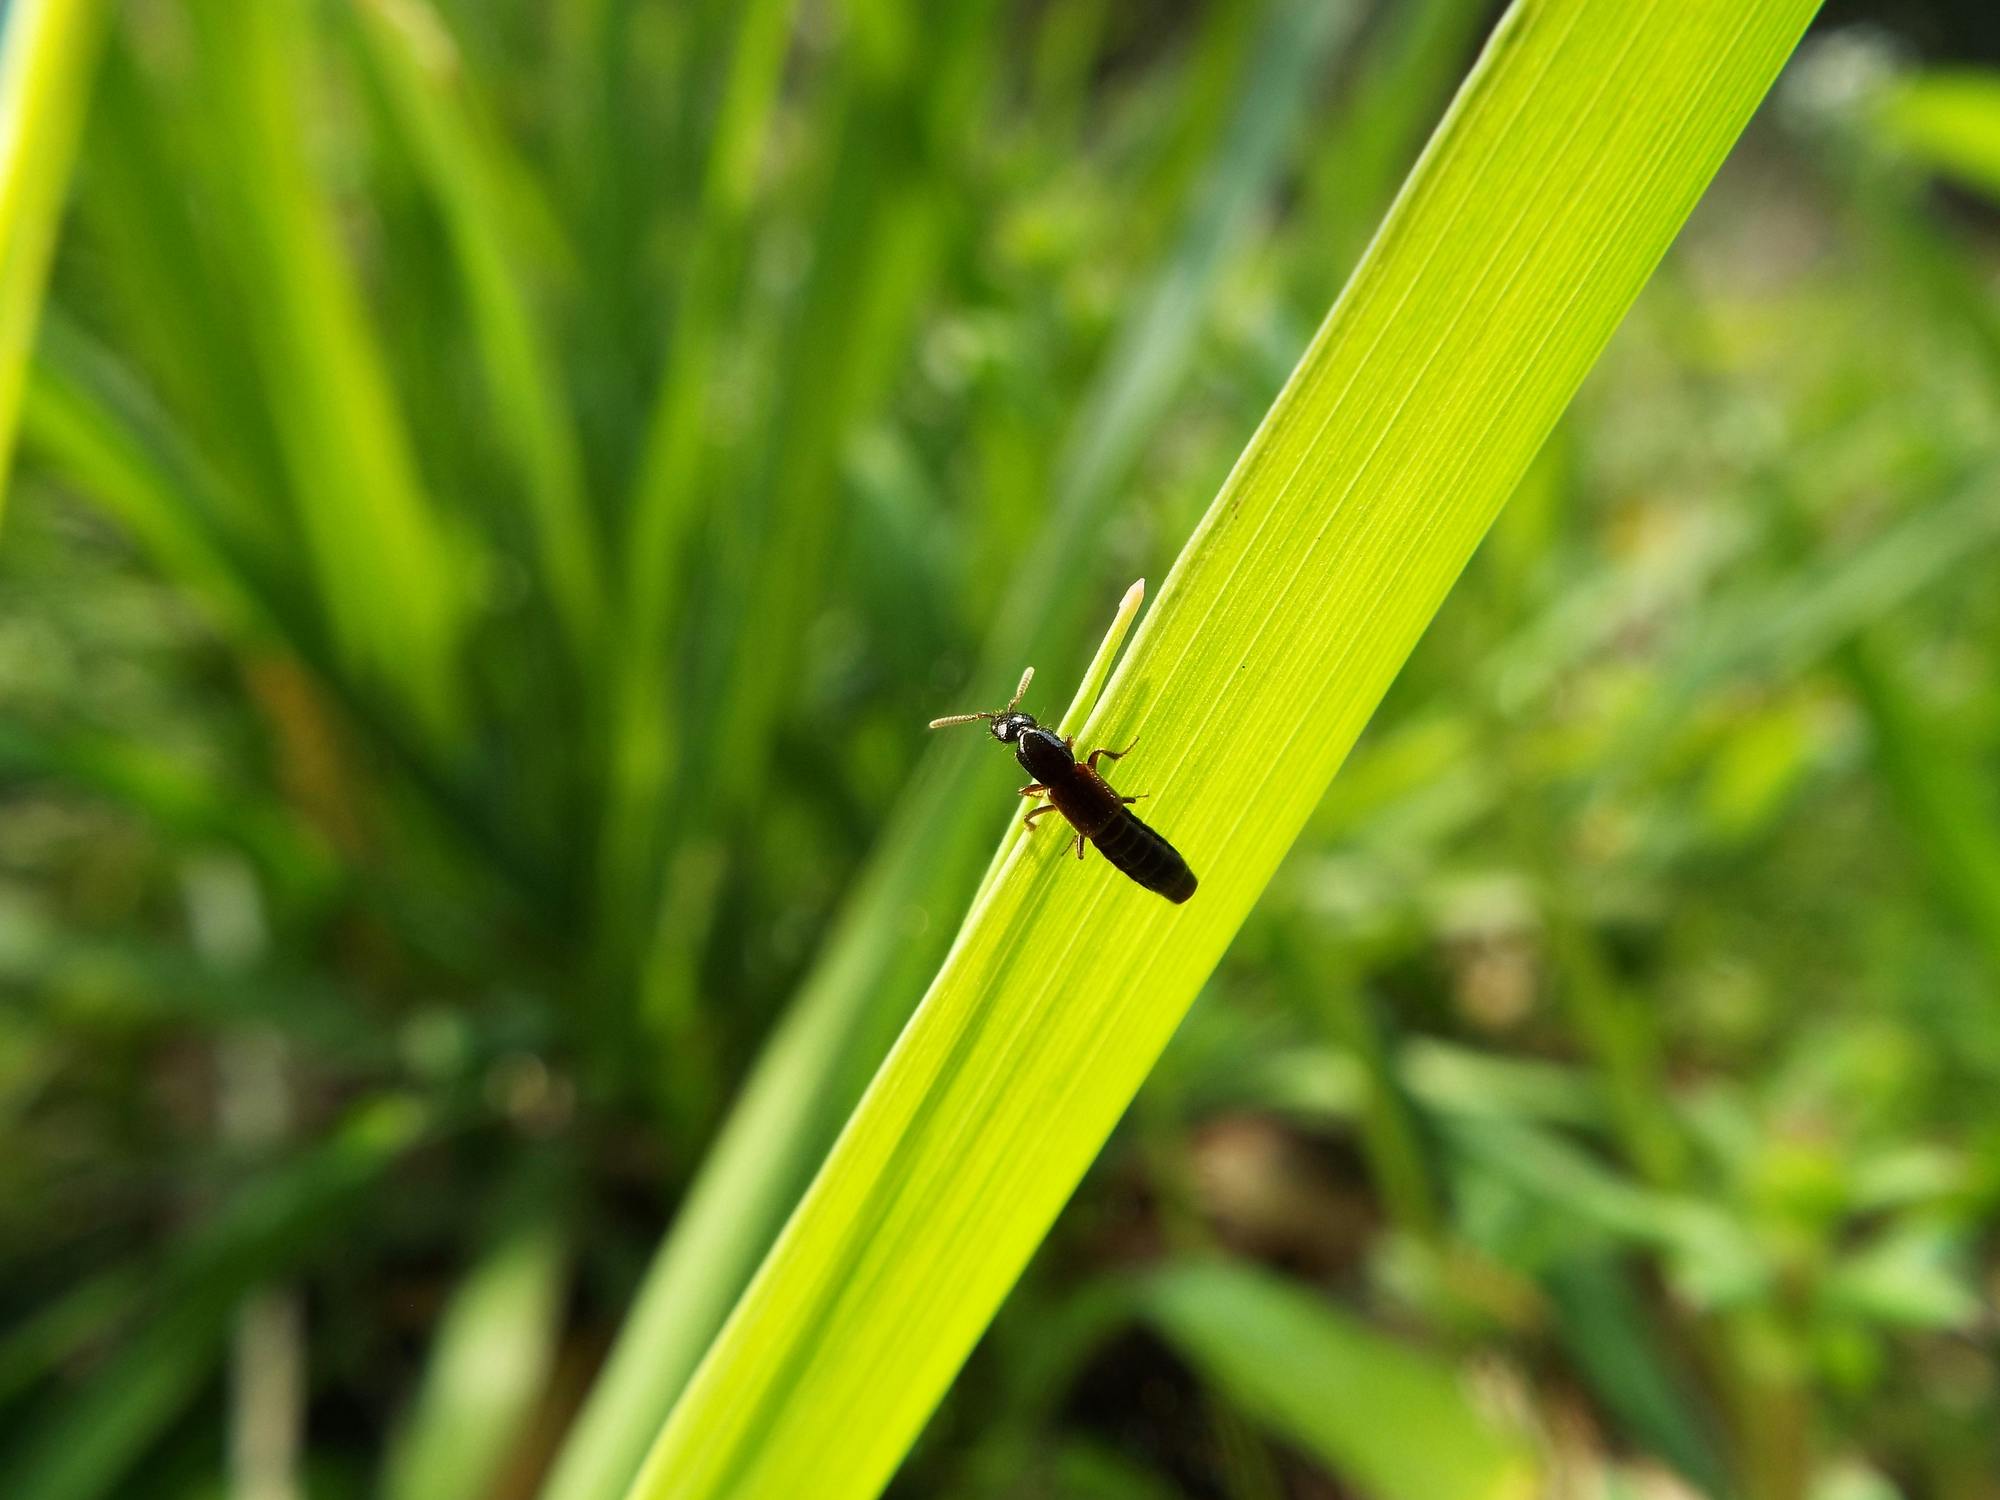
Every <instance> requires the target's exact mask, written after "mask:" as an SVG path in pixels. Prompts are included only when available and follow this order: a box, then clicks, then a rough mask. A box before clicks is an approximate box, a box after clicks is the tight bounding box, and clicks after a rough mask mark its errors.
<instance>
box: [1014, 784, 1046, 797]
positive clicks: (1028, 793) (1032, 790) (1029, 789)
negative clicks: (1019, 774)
mask: <svg viewBox="0 0 2000 1500" xmlns="http://www.w3.org/2000/svg"><path fill="white" fill-rule="evenodd" d="M1048 794H1049V789H1048V788H1047V787H1045V786H1043V785H1042V784H1041V783H1040V782H1039V781H1031V782H1029V783H1028V784H1027V785H1026V786H1024V787H1022V788H1021V790H1020V791H1019V792H1017V793H1016V794H1015V795H1017V796H1021V797H1046V796H1048Z"/></svg>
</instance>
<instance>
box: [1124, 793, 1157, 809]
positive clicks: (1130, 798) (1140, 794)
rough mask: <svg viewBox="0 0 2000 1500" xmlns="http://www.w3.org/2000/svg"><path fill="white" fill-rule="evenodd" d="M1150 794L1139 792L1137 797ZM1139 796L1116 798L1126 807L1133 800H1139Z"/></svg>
mask: <svg viewBox="0 0 2000 1500" xmlns="http://www.w3.org/2000/svg"><path fill="white" fill-rule="evenodd" d="M1151 795H1152V793H1150V792H1141V793H1139V797H1149V796H1151ZM1139 797H1120V798H1119V799H1118V800H1119V801H1120V802H1123V803H1124V804H1125V805H1126V806H1127V807H1130V806H1131V805H1132V804H1133V803H1134V802H1137V801H1138V800H1139Z"/></svg>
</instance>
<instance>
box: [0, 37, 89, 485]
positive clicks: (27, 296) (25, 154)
mask: <svg viewBox="0 0 2000 1500" xmlns="http://www.w3.org/2000/svg"><path fill="white" fill-rule="evenodd" d="M105 16H106V6H105V5H104V3H103V0H15V3H14V4H12V5H10V6H6V7H4V8H0V516H4V515H5V514H6V509H5V506H6V499H7V474H8V470H9V468H10V467H11V461H12V459H13V455H14V434H15V428H16V424H17V423H18V421H19V418H20V411H21V392H22V389H23V387H24V386H25V384H26V382H27V376H28V355H29V353H30V351H32V349H33V348H34V343H35V325H36V323H37V322H38V321H39V319H40V316H41V310H42V292H43V289H44V286H45V284H46V282H47V280H48V272H49V259H50V257H51V255H52V254H53V253H54V251H55V243H56V226H57V224H58V223H59V222H60V221H61V218H62V208H63V202H64V200H65V198H66V197H67V196H68V192H69V175H70V166H71V163H72V162H73V161H74V159H75V156H76V143H77V137H78V136H79V135H80V134H81V133H82V130H83V118H84V112H85V109H86V107H87V105H88V102H89V98H90V78H91V72H92V69H93V67H94V65H95V63H96V60H97V53H98V48H99V45H100V43H101V41H102V39H103V35H104V26H105Z"/></svg>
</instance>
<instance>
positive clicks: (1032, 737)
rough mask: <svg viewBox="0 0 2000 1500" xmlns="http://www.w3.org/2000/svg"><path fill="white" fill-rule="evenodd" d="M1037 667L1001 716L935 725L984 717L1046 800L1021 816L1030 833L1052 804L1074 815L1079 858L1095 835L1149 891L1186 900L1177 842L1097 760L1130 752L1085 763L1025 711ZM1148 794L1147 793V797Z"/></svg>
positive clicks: (1188, 883) (1031, 788) (1190, 890)
mask: <svg viewBox="0 0 2000 1500" xmlns="http://www.w3.org/2000/svg"><path fill="white" fill-rule="evenodd" d="M1034 675H1035V669H1034V668H1033V667H1030V668H1028V670H1027V671H1025V672H1023V673H1022V674H1021V685H1020V686H1019V687H1017V688H1015V689H1014V696H1013V698H1012V699H1011V700H1010V701H1009V702H1008V704H1007V706H1006V707H1005V708H1003V709H999V710H997V711H996V712H993V713H977V714H950V715H947V716H946V717H945V718H942V719H932V720H931V728H933V729H942V728H944V727H945V726H946V725H948V724H971V723H975V722H978V721H982V720H983V721H984V722H985V724H986V726H987V730H988V732H989V733H990V734H991V735H992V736H993V738H994V739H996V740H998V741H999V742H1000V743H1001V744H1003V745H1012V746H1013V747H1014V759H1016V760H1017V761H1019V762H1020V763H1021V769H1022V770H1024V771H1026V772H1027V773H1028V774H1029V775H1030V776H1031V777H1033V778H1034V780H1033V781H1031V782H1030V783H1029V784H1028V785H1027V786H1024V787H1022V788H1021V795H1022V796H1023V797H1046V798H1047V799H1048V800H1047V801H1046V802H1044V803H1043V804H1042V805H1041V806H1040V807H1035V808H1030V809H1029V810H1028V812H1027V814H1026V815H1025V816H1024V817H1023V818H1022V819H1021V821H1022V822H1023V823H1025V824H1026V825H1027V826H1028V829H1029V831H1030V832H1032V831H1033V830H1034V827H1035V819H1037V818H1039V817H1041V816H1042V815H1043V814H1044V813H1047V812H1048V811H1050V810H1051V809H1054V810H1055V811H1056V812H1059V813H1061V814H1062V815H1063V816H1064V817H1065V818H1067V819H1068V820H1069V825H1070V827H1072V828H1074V829H1075V830H1076V857H1077V858H1078V859H1082V858H1083V842H1084V840H1085V839H1088V840H1090V842H1092V843H1093V844H1095V845H1097V848H1098V851H1099V852H1100V853H1102V854H1103V856H1104V857H1105V858H1106V859H1108V860H1110V861H1111V863H1112V864H1113V865H1115V866H1116V867H1117V868H1118V869H1120V870H1122V871H1124V873H1125V874H1127V875H1129V876H1131V877H1132V879H1134V880H1136V881H1138V882H1139V884H1140V885H1143V886H1144V887H1145V888H1146V889H1147V890H1149V891H1157V892H1159V894H1161V895H1162V896H1165V897H1166V898H1167V899H1168V900H1169V901H1174V902H1180V901H1185V900H1187V898H1188V897H1190V896H1192V895H1193V894H1194V889H1195V878H1194V872H1193V871H1192V870H1190V869H1189V868H1188V867H1187V861H1186V860H1184V859H1182V858H1181V857H1180V854H1179V853H1178V852H1177V851H1176V850H1175V848H1174V846H1173V845H1172V844H1169V843H1168V842H1167V841H1166V840H1165V839H1163V838H1161V837H1160V836H1159V835H1158V834H1157V833H1155V832H1153V830H1152V829H1151V828H1148V827H1147V826H1146V824H1145V823H1144V822H1143V821H1142V820H1141V819H1140V817H1139V815H1138V814H1137V813H1135V812H1133V811H1132V808H1131V804H1132V803H1134V802H1137V801H1138V800H1139V798H1138V797H1121V796H1119V795H1118V793H1117V792H1116V791H1114V790H1113V789H1112V788H1111V785H1110V783H1108V782H1107V781H1105V779H1104V778H1103V777H1102V776H1100V775H1098V774H1097V759H1098V757H1099V756H1104V757H1106V758H1108V759H1110V760H1117V759H1119V758H1120V757H1121V756H1123V755H1125V754H1127V753H1128V752H1129V751H1130V750H1131V748H1132V745H1136V744H1138V743H1139V742H1138V741H1137V740H1136V739H1135V740H1134V741H1133V742H1132V745H1127V746H1126V747H1125V749H1123V750H1093V751H1091V752H1090V754H1089V755H1088V756H1087V757H1085V758H1084V759H1083V760H1078V759H1077V758H1076V742H1075V741H1074V740H1070V739H1065V738H1063V737H1062V736H1060V735H1058V734H1057V733H1056V732H1055V731H1054V730H1053V729H1045V728H1043V727H1042V725H1040V724H1038V723H1036V722H1035V717H1034V715H1033V714H1025V713H1019V712H1016V710H1015V705H1016V704H1018V703H1019V702H1020V701H1021V697H1022V695H1023V694H1024V693H1026V692H1027V691H1028V683H1029V682H1030V681H1031V680H1033V678H1034ZM1141 795H1143V793H1142V794H1141Z"/></svg>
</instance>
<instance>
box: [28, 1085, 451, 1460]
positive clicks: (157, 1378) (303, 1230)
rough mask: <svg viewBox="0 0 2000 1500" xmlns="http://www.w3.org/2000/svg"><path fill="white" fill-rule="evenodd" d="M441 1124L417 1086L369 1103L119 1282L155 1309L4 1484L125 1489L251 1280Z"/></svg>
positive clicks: (51, 1410) (49, 1419) (319, 1243)
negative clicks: (157, 1262) (145, 1271)
mask: <svg viewBox="0 0 2000 1500" xmlns="http://www.w3.org/2000/svg"><path fill="white" fill-rule="evenodd" d="M431 1123H432V1122H430V1121H428V1120H427V1119H426V1118H425V1117H424V1115H423V1112H422V1111H421V1109H419V1108H418V1107H417V1106H416V1105H414V1104H413V1103H412V1101H410V1100H409V1099H407V1098H402V1097H398V1096H388V1097H380V1098H375V1099H371V1100H366V1101H364V1102H362V1103H360V1104H358V1105H357V1106H355V1107H354V1108H353V1109H352V1110H351V1111H350V1112H349V1114H348V1116H347V1118H345V1119H344V1120H342V1121H340V1122H339V1123H338V1124H337V1126H336V1127H335V1128H334V1129H333V1130H332V1131H331V1132H330V1133H329V1134H328V1136H327V1138H326V1139H325V1140H324V1142H322V1143H321V1144H320V1145H319V1146H318V1147H317V1148H316V1149H315V1150H314V1151H312V1152H311V1153H310V1154H307V1155H304V1156H299V1157H295V1158H292V1159H290V1160H288V1161H287V1162H286V1163H285V1164H284V1165H283V1166H282V1167H281V1168H278V1169H276V1170H274V1171H273V1172H272V1173H270V1174H269V1175H268V1176H266V1177H263V1178H260V1179H258V1180H256V1181H254V1182H252V1183H250V1184H249V1185H248V1186H247V1187H246V1188H245V1189H244V1190H243V1191H242V1192H241V1193H240V1194H239V1195H238V1196H237V1197H236V1198H235V1199H233V1200H232V1201H231V1202H230V1203H229V1204H228V1205H227V1206H226V1207H225V1208H224V1209H223V1210H222V1212H220V1213H219V1214H217V1215H216V1217H215V1220H214V1221H213V1222H212V1223H210V1224H209V1225H207V1226H205V1227H204V1228H203V1229H202V1230H201V1231H200V1232H199V1233H197V1234H196V1235H194V1236H192V1237H190V1238H189V1239H187V1240H185V1241H183V1242H182V1243H181V1245H180V1246H179V1247H178V1249H177V1252H176V1253H175V1254H174V1255H173V1256H172V1257H171V1258H170V1259H169V1260H168V1261H167V1262H166V1264H165V1265H163V1266H161V1267H159V1268H158V1269H157V1270H156V1271H155V1272H154V1273H153V1274H152V1275H150V1276H149V1277H148V1278H147V1280H146V1282H145V1285H144V1286H143V1288H129V1289H128V1288H120V1289H116V1290H115V1291H114V1292H113V1293H112V1296H113V1298H114V1300H122V1299H123V1297H124V1296H125V1295H126V1294H127V1293H128V1292H130V1293H131V1294H132V1296H133V1300H134V1301H135V1302H136V1303H138V1307H137V1309H135V1310H139V1311H144V1312H146V1313H148V1314H149V1315H150V1321H149V1322H148V1323H147V1324H146V1326H145V1327H144V1328H143V1329H142V1330H141V1332H140V1333H139V1334H138V1336H137V1337H136V1338H134V1339H133V1340H132V1341H131V1342H130V1343H129V1344H127V1345H125V1346H123V1347H121V1348H120V1349H119V1350H118V1351H117V1352H116V1354H115V1355H114V1356H113V1357H112V1358H111V1360H110V1362H109V1363H108V1365H107V1366H106V1367H105V1368H103V1369H100V1370H97V1371H95V1372H92V1373H91V1375H90V1376H89V1377H88V1378H86V1379H84V1380H82V1381H81V1382H80V1383H79V1385H78V1387H77V1388H76V1389H75V1390H74V1391H66V1392H64V1393H63V1394H62V1395H61V1396H60V1397H59V1398H58V1399H55V1400H53V1401H51V1402H49V1403H47V1404H46V1405H44V1406H43V1407H42V1408H40V1410H39V1413H38V1420H37V1421H36V1423H35V1424H34V1425H33V1427H32V1428H31V1429H30V1430H29V1431H27V1432H26V1433H25V1434H24V1435H23V1437H22V1439H21V1441H20V1444H19V1447H18V1448H17V1450H16V1451H14V1452H11V1453H8V1454H5V1455H0V1494H5V1495H7V1496H8V1497H9V1500H92V1497H95V1496H99V1495H106V1494H112V1493H116V1492H117V1491H116V1489H115V1487H116V1486H117V1485H118V1484H119V1482H120V1481H121V1480H122V1479H123V1478H124V1477H125V1475H126V1473H127V1471H128V1469H129V1467H130V1466H131V1465H132V1464H133V1463H134V1462H136V1461H137V1460H138V1458H139V1457H140V1455H142V1454H143V1453H144V1452H145V1451H146V1448H147V1447H148V1445H149V1444H151V1443H152V1442H153V1441H155V1440H156V1439H157V1437H158V1436H159V1434H160V1432H161V1430H162V1429H163V1428H165V1427H166V1426H167V1425H169V1424H170V1423H171V1422H172V1421H173V1420H174V1418H175V1417H176V1416H177V1415H178V1414H179V1413H180V1412H181V1410H182V1409H183V1408H184V1407H185V1406H186V1404H187V1403H188V1402H189V1401H191V1400H192V1399H193V1398H194V1396H195V1393H196V1391H197V1390H198V1388H199V1386H200V1384H201V1382H202V1381H203V1380H205V1379H206V1378H207V1377H208V1376H209V1375H210V1374H211V1373H212V1372H213V1371H214V1369H215V1367H216V1365H217V1363H218V1361H219V1360H220V1358H221V1352H222V1346H223V1343H224V1340H225V1339H226V1337H227V1334H228V1329H229V1324H230V1321H231V1319H232V1317H233V1316H234V1314H235V1312H236V1309H237V1306H238V1304H239V1299H240V1298H241V1296H242V1294H243V1289H244V1287H246V1286H253V1285H256V1284H257V1283H259V1282H262V1281H265V1280H268V1279H270V1278H271V1277H273V1276H274V1275H275V1274H277V1273H278V1272H280V1271H282V1270H284V1269H287V1268H290V1267H293V1266H296V1265H298V1264H300V1263H302V1262H306V1261H310V1260H311V1259H312V1258H313V1257H314V1256H315V1255H322V1254H325V1253H327V1252H328V1251H329V1250H330V1249H331V1248H332V1247H333V1246H335V1245H337V1244H338V1238H337V1233H336V1232H337V1231H341V1230H343V1229H344V1227H345V1226H346V1224H347V1221H348V1220H349V1219H350V1218H351V1217H352V1216H354V1215H356V1214H360V1213H365V1212H367V1211H368V1204H369V1203H370V1202H371V1201H372V1200H370V1199H369V1198H368V1197H367V1196H366V1194H365V1192H364V1190H365V1189H367V1188H369V1187H371V1186H373V1185H375V1184H376V1183H377V1181H378V1179H379V1178H380V1176H381V1175H382V1174H383V1173H384V1172H385V1171H387V1170H388V1169H389V1168H390V1166H392V1165H393V1164H394V1163H395V1162H396V1161H397V1160H398V1159H400V1158H401V1157H402V1156H403V1154H404V1153H405V1152H406V1151H408V1150H409V1149H410V1147H411V1146H412V1145H414V1144H415V1143H416V1142H417V1141H418V1140H419V1139H420V1138H421V1137H422V1136H423V1135H424V1134H425V1132H426V1130H427V1128H428V1127H429V1126H430V1125H431ZM98 1311H103V1310H98ZM109 1311H111V1312H112V1313H113V1314H114V1315H115V1314H116V1313H117V1312H121V1311H123V1309H116V1308H114V1309H110V1310H109ZM69 1331H71V1332H75V1333H81V1334H83V1335H84V1336H88V1335H90V1334H92V1333H97V1332H100V1331H101V1330H98V1329H94V1328H90V1327H87V1326H86V1327H84V1328H81V1329H75V1330H69ZM9 1342H10V1343H11V1342H12V1341H11V1340H10V1341H9ZM22 1352H23V1353H24V1354H28V1353H31V1354H32V1355H33V1356H38V1357H41V1358H46V1359H54V1358H62V1359H64V1360H66V1361H67V1360H73V1359H76V1358H77V1357H78V1356H79V1355H81V1354H84V1353H85V1352H87V1351H84V1350H80V1349H77V1348H75V1347H64V1346H63V1345H62V1344H61V1343H55V1344H53V1345H47V1344H45V1345H44V1346H43V1347H40V1348H37V1349H34V1350H32V1351H27V1350H24V1351H22ZM5 1363H6V1361H4V1360H0V1365H4V1364H5Z"/></svg>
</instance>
